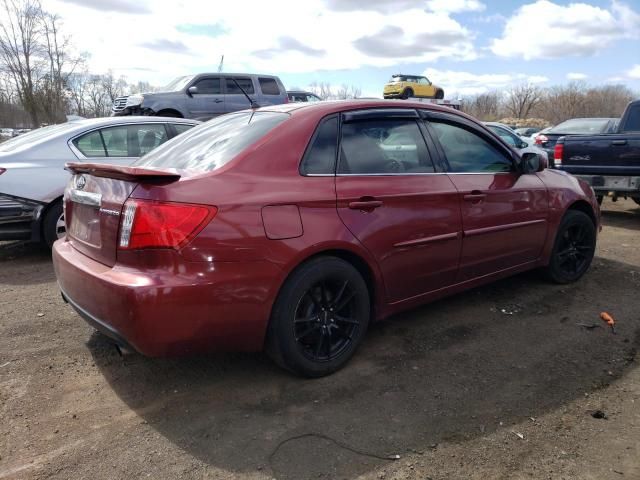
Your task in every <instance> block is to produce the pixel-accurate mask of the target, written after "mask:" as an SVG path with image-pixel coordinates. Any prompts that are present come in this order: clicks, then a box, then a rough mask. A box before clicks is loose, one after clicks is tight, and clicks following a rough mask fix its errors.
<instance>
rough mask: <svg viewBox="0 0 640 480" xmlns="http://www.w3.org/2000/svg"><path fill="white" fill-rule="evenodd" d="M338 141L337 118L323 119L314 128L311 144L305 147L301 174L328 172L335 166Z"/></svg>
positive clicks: (330, 172) (332, 171) (331, 171)
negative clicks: (315, 128)
mask: <svg viewBox="0 0 640 480" xmlns="http://www.w3.org/2000/svg"><path fill="white" fill-rule="evenodd" d="M337 142H338V118H337V117H333V118H329V119H327V120H325V121H324V122H322V123H321V124H320V126H319V127H318V129H317V130H316V133H315V136H314V137H313V139H312V141H311V145H310V146H309V148H307V151H306V153H305V154H304V158H303V159H302V164H301V165H300V172H301V173H302V174H303V175H309V174H320V173H329V174H333V173H334V172H335V168H336V150H337Z"/></svg>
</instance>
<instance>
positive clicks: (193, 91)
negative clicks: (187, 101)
mask: <svg viewBox="0 0 640 480" xmlns="http://www.w3.org/2000/svg"><path fill="white" fill-rule="evenodd" d="M187 93H188V94H189V95H194V94H197V93H198V87H196V86H195V85H194V86H192V87H189V88H188V89H187Z"/></svg>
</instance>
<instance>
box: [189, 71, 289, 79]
mask: <svg viewBox="0 0 640 480" xmlns="http://www.w3.org/2000/svg"><path fill="white" fill-rule="evenodd" d="M201 75H213V76H216V77H239V76H242V77H268V78H278V76H277V75H271V74H268V73H246V72H245V73H242V72H239V73H238V72H237V73H232V72H203V73H196V74H194V75H193V76H194V77H199V76H201ZM184 76H185V77H188V76H189V75H184Z"/></svg>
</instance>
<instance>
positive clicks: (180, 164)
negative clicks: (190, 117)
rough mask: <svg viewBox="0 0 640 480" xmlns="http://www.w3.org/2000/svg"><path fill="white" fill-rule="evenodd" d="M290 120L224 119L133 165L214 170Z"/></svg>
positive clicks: (254, 115) (256, 115)
mask: <svg viewBox="0 0 640 480" xmlns="http://www.w3.org/2000/svg"><path fill="white" fill-rule="evenodd" d="M288 118H289V114H287V113H279V112H242V113H231V114H227V115H223V116H220V117H218V118H215V119H213V120H210V121H208V122H207V123H203V124H202V125H198V126H197V127H195V128H192V129H191V130H189V131H188V132H185V133H183V134H182V135H179V136H177V137H175V138H174V139H173V140H172V141H170V142H167V143H165V144H164V145H161V146H160V147H158V148H156V149H155V150H154V151H153V152H151V153H150V154H149V155H146V156H144V157H142V158H141V159H140V160H138V161H136V162H134V163H133V164H132V165H136V166H145V167H156V168H177V169H180V170H200V171H211V170H215V169H216V168H220V167H222V166H223V165H225V164H226V163H227V162H229V161H230V160H232V159H233V158H234V157H235V156H236V155H238V154H239V153H241V152H242V151H243V150H244V149H246V148H247V147H248V146H250V145H252V144H253V143H255V142H257V141H258V140H259V139H260V138H261V137H263V136H264V135H266V134H267V133H268V132H269V131H270V130H272V129H273V128H274V127H276V126H277V125H279V124H280V123H282V122H284V121H285V120H286V119H288Z"/></svg>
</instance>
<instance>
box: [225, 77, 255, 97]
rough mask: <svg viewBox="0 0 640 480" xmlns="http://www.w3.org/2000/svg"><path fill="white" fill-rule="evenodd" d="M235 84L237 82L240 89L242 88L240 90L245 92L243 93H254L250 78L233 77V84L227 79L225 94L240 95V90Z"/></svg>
mask: <svg viewBox="0 0 640 480" xmlns="http://www.w3.org/2000/svg"><path fill="white" fill-rule="evenodd" d="M236 82H238V85H240V88H242V90H244V91H245V93H249V94H251V93H255V92H254V90H253V82H252V81H251V79H250V78H248V77H235V82H234V81H233V80H232V79H231V78H227V93H228V94H234V93H239V94H240V95H242V90H240V88H238V85H236Z"/></svg>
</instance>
